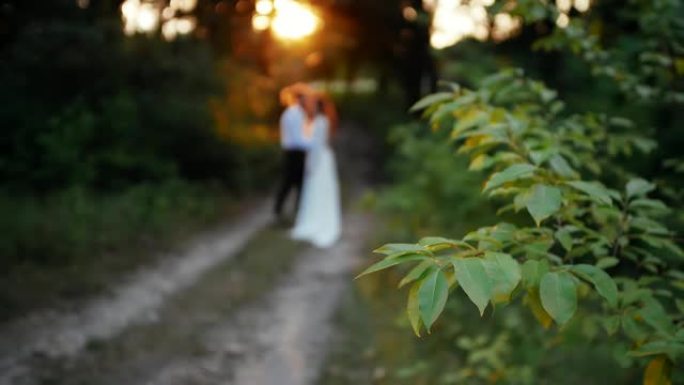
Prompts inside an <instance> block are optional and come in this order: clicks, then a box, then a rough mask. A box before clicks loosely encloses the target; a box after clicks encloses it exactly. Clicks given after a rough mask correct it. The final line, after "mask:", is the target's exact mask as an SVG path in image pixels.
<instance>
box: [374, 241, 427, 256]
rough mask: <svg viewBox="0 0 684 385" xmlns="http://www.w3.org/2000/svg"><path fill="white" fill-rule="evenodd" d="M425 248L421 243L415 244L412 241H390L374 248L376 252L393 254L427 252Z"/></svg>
mask: <svg viewBox="0 0 684 385" xmlns="http://www.w3.org/2000/svg"><path fill="white" fill-rule="evenodd" d="M425 251H426V250H425V248H424V247H423V246H420V245H414V244H412V243H388V244H386V245H384V246H382V247H379V248H377V249H375V250H373V252H374V253H377V254H384V255H393V254H401V253H420V252H425Z"/></svg>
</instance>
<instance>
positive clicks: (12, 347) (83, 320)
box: [0, 204, 270, 384]
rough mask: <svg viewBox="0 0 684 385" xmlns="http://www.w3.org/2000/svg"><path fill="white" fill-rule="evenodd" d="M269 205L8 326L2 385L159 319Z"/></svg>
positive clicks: (229, 252) (260, 221) (2, 334)
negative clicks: (39, 361)
mask: <svg viewBox="0 0 684 385" xmlns="http://www.w3.org/2000/svg"><path fill="white" fill-rule="evenodd" d="M268 208H269V207H267V205H266V204H261V205H260V206H258V207H256V208H255V209H253V210H252V211H251V212H249V213H247V214H246V215H245V216H244V217H242V218H241V220H240V221H239V222H236V223H234V224H232V225H228V226H226V227H223V228H220V229H217V230H215V231H212V232H210V233H207V234H204V235H202V236H200V237H198V238H197V239H196V240H195V241H194V242H192V243H191V244H190V245H189V247H187V249H185V250H184V251H182V252H180V253H178V254H176V255H169V256H164V257H162V258H160V260H162V261H163V262H162V263H160V264H159V265H156V266H152V267H148V268H145V269H141V270H140V271H138V272H137V273H135V274H134V275H132V276H131V277H129V278H128V279H127V280H126V281H125V282H122V283H121V284H120V285H119V286H118V287H116V288H114V289H113V290H112V291H111V294H110V295H107V296H103V297H101V298H96V299H94V300H92V301H90V302H89V303H88V304H86V305H85V306H84V307H83V308H82V309H80V310H78V311H76V312H73V313H64V312H41V313H38V314H33V315H30V316H28V317H25V318H23V319H19V320H16V321H14V322H12V324H10V325H6V326H4V327H3V329H2V330H1V331H0V384H13V383H15V382H17V381H19V379H21V378H23V377H26V376H28V375H30V373H26V371H27V370H29V368H28V367H27V366H26V365H25V363H26V361H28V360H30V359H31V357H33V356H48V357H51V358H58V357H65V356H73V355H75V354H78V353H79V352H80V351H81V350H82V349H83V348H84V346H86V344H88V343H89V342H90V341H93V340H99V339H108V338H112V337H114V336H116V335H118V334H119V333H121V332H122V331H123V330H124V329H126V328H128V327H130V326H131V325H135V324H137V323H140V322H145V321H147V320H149V319H151V318H154V317H155V313H156V311H157V310H158V309H159V308H160V307H161V306H162V305H163V304H164V302H165V301H166V299H167V298H168V297H169V296H171V295H173V294H174V293H177V292H179V291H181V290H183V289H185V288H187V287H188V286H190V285H191V284H193V283H194V282H195V281H197V279H198V278H199V277H200V276H201V275H202V274H203V273H205V272H206V271H207V270H209V269H211V268H212V267H214V266H216V265H217V264H219V263H221V262H222V261H225V260H226V259H229V258H231V257H232V256H234V255H235V254H236V253H237V252H238V251H240V250H241V249H242V247H244V245H245V244H246V242H247V241H248V240H249V238H250V237H251V236H252V235H254V233H256V232H257V231H259V230H260V229H262V228H263V227H264V226H265V225H266V224H267V223H268V221H269V220H270V211H269V210H268Z"/></svg>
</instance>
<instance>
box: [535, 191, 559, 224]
mask: <svg viewBox="0 0 684 385" xmlns="http://www.w3.org/2000/svg"><path fill="white" fill-rule="evenodd" d="M560 207H561V191H560V190H559V189H558V188H556V187H552V186H547V185H543V184H537V185H535V186H534V187H533V188H532V195H531V196H530V198H529V199H528V200H527V211H529V213H530V215H532V218H534V221H535V222H536V223H537V226H539V225H540V224H541V222H542V221H543V220H544V219H546V218H548V217H550V216H551V215H553V214H555V213H556V212H557V211H558V210H560Z"/></svg>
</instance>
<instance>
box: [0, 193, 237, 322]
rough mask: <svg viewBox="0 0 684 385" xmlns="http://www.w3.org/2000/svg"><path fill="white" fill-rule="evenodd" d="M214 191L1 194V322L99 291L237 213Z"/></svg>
mask: <svg viewBox="0 0 684 385" xmlns="http://www.w3.org/2000/svg"><path fill="white" fill-rule="evenodd" d="M229 199H230V198H229V197H228V196H227V195H226V194H225V192H224V191H223V190H221V189H219V188H217V187H210V186H201V185H195V184H190V183H187V182H181V181H171V182H166V183H159V184H143V185H138V186H135V187H132V188H129V189H127V190H125V191H122V192H120V193H117V194H108V195H102V194H95V193H93V192H90V191H88V190H85V189H80V188H72V189H69V190H65V191H62V192H60V193H55V194H51V195H49V196H43V197H38V196H27V197H19V196H13V195H9V194H0V212H2V213H3V214H2V216H0V256H2V258H0V321H2V320H7V319H9V318H11V317H16V316H18V315H21V314H23V313H25V312H27V311H30V310H32V309H35V308H38V307H45V306H54V305H58V304H59V303H60V302H62V301H63V300H64V299H78V298H82V297H86V296H89V295H92V294H95V293H98V292H100V291H102V290H103V289H104V288H106V287H107V286H108V284H109V283H110V282H111V281H112V280H113V279H115V278H117V277H119V276H120V275H121V274H122V273H125V272H127V271H130V270H131V269H133V268H135V267H137V266H140V265H141V264H143V263H147V262H150V261H151V260H152V258H153V257H155V256H158V255H160V251H163V250H165V249H168V248H170V247H172V246H176V245H178V244H179V242H181V241H183V240H185V239H187V236H188V234H193V233H194V232H196V231H197V230H199V229H201V228H203V227H205V226H208V225H210V224H213V223H215V222H216V221H218V220H220V219H222V218H225V217H226V216H228V215H230V214H231V212H233V211H235V208H236V207H237V205H235V204H234V203H231V202H230V200H229Z"/></svg>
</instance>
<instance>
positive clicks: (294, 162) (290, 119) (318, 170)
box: [275, 84, 341, 248]
mask: <svg viewBox="0 0 684 385" xmlns="http://www.w3.org/2000/svg"><path fill="white" fill-rule="evenodd" d="M281 99H282V101H283V103H284V104H285V105H286V106H287V107H286V108H285V111H284V112H283V114H282V116H281V118H280V143H281V146H282V148H283V152H284V159H283V175H282V182H281V185H280V188H279V189H278V194H277V196H276V202H275V214H276V216H277V217H278V218H279V219H282V216H283V206H284V203H285V200H286V199H287V196H288V195H289V194H290V192H291V191H292V190H295V193H296V202H297V204H296V207H297V215H296V219H295V223H294V227H293V229H292V230H291V236H292V238H294V239H297V240H303V241H308V242H310V243H312V244H314V245H315V246H317V247H321V248H326V247H330V246H332V245H333V244H335V242H336V241H337V240H338V239H339V237H340V232H341V213H340V192H339V186H338V180H337V166H336V164H335V156H334V154H333V151H332V149H331V148H330V145H329V143H328V141H329V138H330V134H331V130H332V128H333V125H334V124H335V120H336V117H335V113H334V106H333V105H332V103H331V102H330V101H329V99H328V98H326V97H325V96H324V95H323V94H321V93H318V92H315V91H314V90H312V89H311V88H310V87H308V86H305V85H299V84H298V85H294V86H290V87H287V88H285V89H284V90H283V92H282V93H281Z"/></svg>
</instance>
